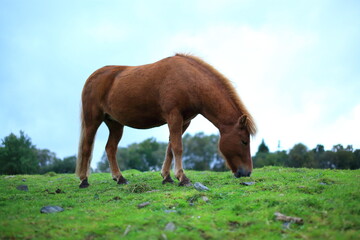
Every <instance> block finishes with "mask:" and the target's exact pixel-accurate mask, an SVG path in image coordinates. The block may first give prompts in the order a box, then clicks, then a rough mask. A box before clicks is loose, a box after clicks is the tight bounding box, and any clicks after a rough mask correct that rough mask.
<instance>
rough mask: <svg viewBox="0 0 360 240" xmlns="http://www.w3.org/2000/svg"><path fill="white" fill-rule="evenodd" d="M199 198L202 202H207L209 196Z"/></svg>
mask: <svg viewBox="0 0 360 240" xmlns="http://www.w3.org/2000/svg"><path fill="white" fill-rule="evenodd" d="M201 199H202V200H203V201H204V202H208V201H209V198H208V197H206V196H202V197H201Z"/></svg>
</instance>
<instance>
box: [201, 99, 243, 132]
mask: <svg viewBox="0 0 360 240" xmlns="http://www.w3.org/2000/svg"><path fill="white" fill-rule="evenodd" d="M203 103H205V104H204V106H203V112H202V115H203V116H204V117H205V118H206V119H208V120H209V121H210V122H211V123H212V124H214V125H215V127H217V128H218V129H219V130H220V132H223V131H225V130H226V129H227V128H229V127H232V126H234V125H235V124H236V122H237V121H238V119H239V117H240V115H241V114H240V111H239V110H238V109H237V107H236V104H235V103H233V102H232V100H231V99H230V98H228V97H222V95H221V94H219V93H218V92H216V93H214V94H212V95H211V96H207V99H206V100H205V101H203Z"/></svg>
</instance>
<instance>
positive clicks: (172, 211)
mask: <svg viewBox="0 0 360 240" xmlns="http://www.w3.org/2000/svg"><path fill="white" fill-rule="evenodd" d="M164 212H165V213H176V212H177V211H176V210H164Z"/></svg>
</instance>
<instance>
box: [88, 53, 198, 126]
mask: <svg viewBox="0 0 360 240" xmlns="http://www.w3.org/2000/svg"><path fill="white" fill-rule="evenodd" d="M191 68H192V67H191V66H189V64H188V62H187V61H186V60H185V59H183V58H179V57H170V58H165V59H162V60H160V61H158V62H155V63H152V64H147V65H141V66H106V67H103V68H100V69H98V70H97V71H95V72H94V73H93V74H92V75H91V76H90V77H89V79H88V80H87V83H86V84H85V87H84V92H83V97H84V95H90V94H86V91H87V90H85V89H86V88H88V89H89V91H90V92H91V96H92V99H94V100H95V101H96V103H94V104H99V107H101V111H103V112H104V113H106V114H108V115H110V116H111V117H112V118H113V119H115V120H117V121H118V122H119V123H121V124H123V125H127V126H131V127H135V128H150V127H154V126H159V125H162V124H164V123H166V114H167V113H168V112H169V111H171V110H173V109H178V110H179V111H180V112H183V113H184V115H186V117H185V118H192V117H194V116H195V115H196V114H197V112H198V109H195V108H194V106H195V105H197V104H196V99H195V98H196V94H193V91H195V90H196V88H195V87H194V85H193V83H192V77H193V75H194V74H192V73H193V71H190V70H189V69H191ZM83 102H84V100H83Z"/></svg>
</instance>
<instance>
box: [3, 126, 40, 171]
mask: <svg viewBox="0 0 360 240" xmlns="http://www.w3.org/2000/svg"><path fill="white" fill-rule="evenodd" d="M38 171H39V160H38V158H37V152H36V148H35V146H34V145H32V143H31V139H30V138H29V137H28V136H26V135H25V133H24V132H23V131H20V137H17V136H16V135H14V134H13V133H11V134H10V135H9V136H7V137H5V138H4V139H3V140H2V144H1V146H0V174H33V173H38Z"/></svg>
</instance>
